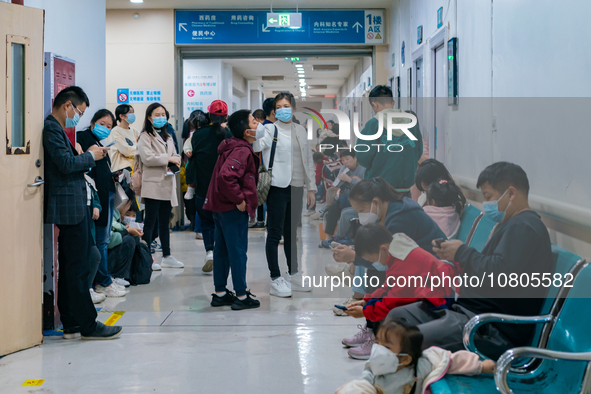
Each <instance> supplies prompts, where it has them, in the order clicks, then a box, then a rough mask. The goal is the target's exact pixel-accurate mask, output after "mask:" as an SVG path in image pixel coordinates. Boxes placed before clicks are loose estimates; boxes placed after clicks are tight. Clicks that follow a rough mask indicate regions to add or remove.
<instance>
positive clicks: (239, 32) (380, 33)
mask: <svg viewBox="0 0 591 394" xmlns="http://www.w3.org/2000/svg"><path fill="white" fill-rule="evenodd" d="M300 13H301V14H302V27H301V28H297V29H295V28H289V27H271V26H267V24H268V22H267V11H238V10H237V11H197V10H190V11H189V10H188V11H175V44H176V45H212V44H213V45H216V44H382V43H383V42H384V33H385V31H384V26H385V20H384V11H383V10H339V11H301V12H300Z"/></svg>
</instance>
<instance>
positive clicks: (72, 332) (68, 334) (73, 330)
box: [64, 326, 80, 339]
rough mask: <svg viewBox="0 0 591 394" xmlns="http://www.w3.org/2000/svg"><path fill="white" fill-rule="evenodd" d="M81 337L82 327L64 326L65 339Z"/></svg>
mask: <svg viewBox="0 0 591 394" xmlns="http://www.w3.org/2000/svg"><path fill="white" fill-rule="evenodd" d="M78 338H80V327H78V326H74V327H67V328H66V327H64V339H78Z"/></svg>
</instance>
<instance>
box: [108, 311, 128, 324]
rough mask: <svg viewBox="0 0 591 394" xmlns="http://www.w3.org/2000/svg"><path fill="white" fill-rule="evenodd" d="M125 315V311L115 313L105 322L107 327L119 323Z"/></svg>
mask: <svg viewBox="0 0 591 394" xmlns="http://www.w3.org/2000/svg"><path fill="white" fill-rule="evenodd" d="M124 313H125V311H117V312H113V314H112V315H111V317H109V318H108V319H107V321H106V322H105V326H112V325H113V324H115V323H116V322H117V320H119V318H120V317H121V316H123V314H124Z"/></svg>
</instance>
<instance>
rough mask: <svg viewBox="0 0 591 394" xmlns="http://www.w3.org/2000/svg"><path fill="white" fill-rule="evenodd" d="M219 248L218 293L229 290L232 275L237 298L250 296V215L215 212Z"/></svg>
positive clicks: (216, 258)
mask: <svg viewBox="0 0 591 394" xmlns="http://www.w3.org/2000/svg"><path fill="white" fill-rule="evenodd" d="M213 220H214V223H215V245H214V249H213V283H214V286H215V291H216V292H222V291H224V290H226V286H227V285H228V274H229V273H230V270H231V271H232V284H233V285H234V292H235V293H236V296H238V297H240V296H243V295H246V259H247V256H246V252H247V250H248V213H247V212H241V211H239V210H238V209H233V210H231V211H227V212H222V213H219V212H213Z"/></svg>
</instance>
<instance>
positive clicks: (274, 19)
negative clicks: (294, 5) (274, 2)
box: [267, 12, 302, 29]
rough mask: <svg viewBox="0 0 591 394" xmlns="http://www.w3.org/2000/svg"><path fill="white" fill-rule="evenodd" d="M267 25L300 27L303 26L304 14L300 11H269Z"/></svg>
mask: <svg viewBox="0 0 591 394" xmlns="http://www.w3.org/2000/svg"><path fill="white" fill-rule="evenodd" d="M267 27H279V28H281V27H283V28H285V27H288V28H291V29H299V28H301V27H302V14H301V13H300V12H267Z"/></svg>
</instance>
